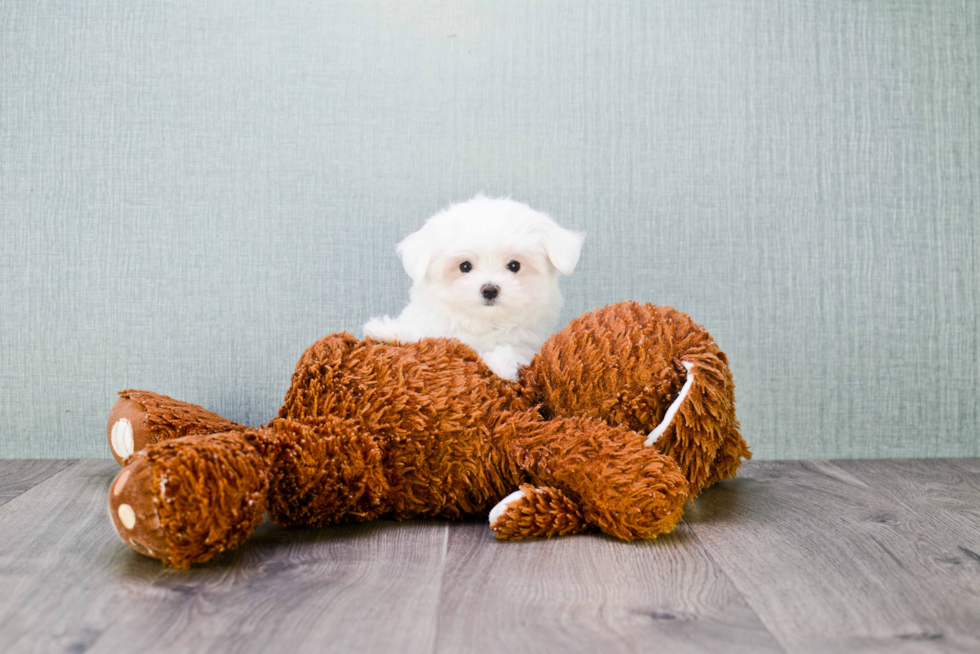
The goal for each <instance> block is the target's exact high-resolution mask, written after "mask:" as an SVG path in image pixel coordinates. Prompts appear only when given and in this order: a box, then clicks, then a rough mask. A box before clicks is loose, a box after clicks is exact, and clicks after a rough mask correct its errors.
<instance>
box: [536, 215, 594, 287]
mask: <svg viewBox="0 0 980 654" xmlns="http://www.w3.org/2000/svg"><path fill="white" fill-rule="evenodd" d="M541 233H542V236H543V238H542V239H541V245H542V246H543V247H544V252H545V254H547V255H548V258H549V259H550V260H551V265H553V266H554V267H555V268H557V269H558V272H560V273H561V274H563V275H571V274H572V271H573V270H575V266H576V264H578V257H579V254H581V252H582V243H583V242H584V241H585V234H584V233H583V232H573V231H571V230H569V229H564V228H563V227H560V226H559V225H558V224H557V223H555V222H553V221H551V220H549V221H548V222H546V223H544V224H543V225H542V226H541Z"/></svg>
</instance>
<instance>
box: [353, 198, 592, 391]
mask: <svg viewBox="0 0 980 654" xmlns="http://www.w3.org/2000/svg"><path fill="white" fill-rule="evenodd" d="M584 238H585V236H584V234H580V233H577V232H572V231H569V230H567V229H563V228H562V227H560V226H559V225H558V224H557V223H556V222H555V221H554V220H552V219H551V218H549V217H548V216H546V215H545V214H543V213H540V212H538V211H534V210H533V209H531V208H530V207H528V206H527V205H525V204H521V203H520V202H514V201H513V200H508V199H499V200H498V199H491V198H487V197H484V196H482V195H478V196H476V197H475V198H473V199H472V200H469V201H468V202H462V203H459V204H454V205H452V206H451V207H449V208H448V209H445V210H443V211H441V212H439V213H437V214H436V215H434V216H433V217H432V218H430V219H429V220H428V221H427V222H426V223H425V225H424V226H423V227H422V229H420V230H419V231H417V232H415V233H414V234H410V235H409V236H408V237H406V238H405V240H403V241H402V242H401V243H399V244H398V254H399V255H400V256H401V259H402V264H403V265H404V266H405V272H407V273H408V275H409V277H411V278H412V282H413V284H412V289H411V292H410V296H409V297H410V299H409V304H408V306H406V307H405V309H404V310H403V311H402V313H401V315H399V316H398V317H397V318H391V317H389V316H383V317H381V318H372V319H371V320H369V321H368V322H367V324H365V325H364V335H365V336H368V337H370V338H372V339H374V340H376V341H382V342H386V343H391V342H396V341H400V342H411V341H417V340H419V339H421V338H426V337H431V336H446V337H452V338H458V339H459V340H461V341H462V342H464V343H466V344H467V345H469V346H471V347H473V348H474V349H475V350H476V351H477V352H479V354H480V356H481V357H482V358H483V360H484V362H486V364H487V366H489V368H490V369H491V370H493V371H494V372H495V373H496V374H497V375H499V376H500V377H503V378H504V379H510V380H516V379H517V371H518V367H519V366H521V365H527V364H528V363H530V361H531V358H532V357H533V356H534V355H535V353H536V352H537V351H538V350H539V349H540V348H541V345H542V344H543V343H544V341H545V339H547V338H548V336H550V335H551V333H552V331H553V330H554V328H555V325H556V323H557V322H558V313H559V311H561V305H562V297H561V293H560V292H559V290H558V275H559V273H561V274H564V275H570V274H572V271H573V270H574V269H575V265H576V264H577V263H578V258H579V253H580V252H581V249H582V242H583V240H584ZM465 261H468V262H470V264H471V265H472V270H471V271H470V272H467V273H464V272H462V271H461V270H460V264H462V263H463V262H465ZM512 261H517V262H518V263H519V264H520V270H518V271H517V272H516V273H515V272H512V271H511V270H509V269H508V268H507V266H508V264H509V263H510V262H512ZM487 284H492V285H494V286H497V287H499V289H500V290H499V294H498V295H497V297H496V298H494V299H493V301H492V302H488V301H487V300H486V299H485V298H484V297H483V295H482V294H481V288H482V287H483V286H485V285H487Z"/></svg>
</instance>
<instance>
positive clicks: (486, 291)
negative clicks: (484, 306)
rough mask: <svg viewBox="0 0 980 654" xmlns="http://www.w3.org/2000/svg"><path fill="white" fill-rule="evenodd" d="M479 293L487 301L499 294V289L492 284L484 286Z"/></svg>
mask: <svg viewBox="0 0 980 654" xmlns="http://www.w3.org/2000/svg"><path fill="white" fill-rule="evenodd" d="M480 293H482V294H483V297H484V298H485V299H487V300H492V299H494V298H495V297H497V295H498V294H499V293H500V287H499V286H494V285H493V284H484V285H483V286H481V287H480Z"/></svg>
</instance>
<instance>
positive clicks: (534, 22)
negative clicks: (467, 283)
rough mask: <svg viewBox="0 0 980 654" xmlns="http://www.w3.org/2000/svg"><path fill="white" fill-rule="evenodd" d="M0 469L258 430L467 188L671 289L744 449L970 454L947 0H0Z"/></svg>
mask: <svg viewBox="0 0 980 654" xmlns="http://www.w3.org/2000/svg"><path fill="white" fill-rule="evenodd" d="M0 39H2V43H0V48H2V49H0V57H2V60H0V229H2V235H0V439H2V440H0V457H106V456H108V454H109V451H108V448H107V446H106V444H105V435H104V434H105V432H104V425H105V418H106V415H107V412H108V410H109V407H110V406H111V404H112V402H113V400H114V393H115V392H116V391H117V390H120V389H123V388H127V387H137V388H145V389H150V390H155V391H159V392H163V393H167V394H170V395H173V396H176V397H178V398H181V399H185V400H189V401H192V402H197V403H201V404H204V405H205V406H207V407H209V408H211V409H214V410H216V411H218V412H219V413H222V414H224V415H226V416H227V417H229V418H233V419H235V420H240V421H248V422H253V423H258V422H262V421H265V420H267V419H268V418H270V417H271V416H272V415H273V414H274V412H275V410H276V409H277V407H278V406H279V403H280V401H281V398H282V395H283V393H284V392H285V390H286V387H287V384H288V381H289V376H290V373H291V371H292V368H293V364H294V362H295V360H296V358H297V357H298V356H299V354H300V353H301V352H302V350H303V349H304V347H305V346H306V345H307V344H309V343H311V342H312V341H313V340H314V339H316V338H317V337H319V336H321V335H323V334H326V333H328V332H332V331H339V330H343V329H356V328H358V327H359V325H361V324H362V323H363V322H364V320H365V319H367V318H368V317H370V316H371V315H373V314H377V313H380V312H394V311H397V310H399V309H400V307H401V306H402V304H403V302H404V299H405V297H406V292H407V289H408V281H407V278H406V276H405V275H404V273H403V272H402V270H401V267H400V265H399V263H398V261H397V259H396V257H395V253H394V246H395V244H396V243H397V241H398V240H399V239H400V238H401V237H402V236H403V235H405V234H406V233H408V232H410V231H412V230H413V229H414V228H415V227H417V226H418V225H420V224H421V222H422V220H423V219H424V218H426V217H427V216H428V215H430V214H432V213H433V212H434V211H436V210H437V209H439V208H441V207H443V206H444V205H446V204H448V203H449V202H451V201H454V200H460V199H465V198H468V197H469V196H471V195H473V194H474V193H476V192H477V191H485V192H487V193H488V194H495V195H510V196H512V197H514V198H517V199H520V200H523V201H526V202H528V203H530V204H531V205H532V206H534V207H537V208H539V209H542V210H545V211H547V212H549V213H551V214H552V215H554V216H555V217H556V218H557V219H558V220H559V221H560V222H562V223H563V224H565V225H568V226H572V227H577V228H580V229H584V230H586V231H587V232H588V234H589V235H588V240H587V243H586V247H585V250H584V253H583V258H582V261H581V265H580V267H579V269H578V270H577V271H576V272H575V274H574V276H572V277H571V278H569V279H567V280H566V281H565V284H564V290H565V295H566V300H567V304H566V310H565V312H564V314H563V323H562V324H564V322H567V320H568V319H570V318H571V317H573V316H575V315H577V314H580V313H582V312H584V311H587V310H589V309H592V308H594V307H595V306H597V305H603V304H606V303H610V302H616V301H619V300H623V299H626V298H633V299H636V300H640V301H649V302H654V303H658V304H671V305H674V306H676V307H678V308H681V309H683V310H685V311H687V312H688V313H689V314H691V316H693V317H694V318H695V320H697V321H699V322H701V323H702V324H703V325H705V326H706V327H708V328H709V329H710V330H711V332H712V333H713V334H714V336H715V338H716V340H717V342H718V343H719V344H720V345H721V346H722V348H723V349H725V350H726V351H727V352H728V353H729V355H730V358H731V362H732V368H733V371H734V374H735V380H736V387H737V397H738V413H739V417H740V418H741V420H742V425H743V428H744V433H745V436H746V438H747V439H748V441H749V442H750V444H751V445H752V446H753V449H754V450H755V452H756V454H757V456H759V457H761V458H802V457H908V456H961V455H968V456H978V455H980V409H978V405H980V401H978V397H980V384H978V367H980V365H978V364H980V361H978V357H980V348H978V327H980V325H978V320H977V312H978V305H980V291H978V281H980V267H978V259H980V257H978V254H980V252H978V250H980V3H975V2H947V1H944V0H930V1H917V2H916V1H909V0H901V1H895V2H885V1H879V2H874V1H867V2H857V1H844V0H834V1H826V2H811V1H807V2H798V1H792V0H787V1H779V2H773V1H770V0H756V1H746V2H721V1H715V2H691V1H688V0H683V1H677V2H669V3H661V2H651V1H648V0H638V1H636V2H603V3H584V2H582V3H577V2H548V1H538V2H511V1H501V0H495V1H494V2H475V1H474V2H460V1H431V0H426V1H424V2H380V3H378V2H365V1H363V0H350V1H349V2H337V1H330V2H321V1H316V2H296V1H294V0H277V1H276V2H258V3H241V2H230V1H227V0H222V1H217V2H192V1H190V0H181V1H179V2H147V1H143V0H140V1H136V0H111V1H108V2H96V3H83V2H78V3H69V2H40V3H33V2H30V3H29V2H15V1H10V2H2V3H0Z"/></svg>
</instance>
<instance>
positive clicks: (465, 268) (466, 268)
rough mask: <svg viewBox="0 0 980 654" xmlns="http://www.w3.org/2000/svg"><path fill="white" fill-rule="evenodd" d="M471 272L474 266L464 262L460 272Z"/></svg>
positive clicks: (460, 266) (460, 265)
mask: <svg viewBox="0 0 980 654" xmlns="http://www.w3.org/2000/svg"><path fill="white" fill-rule="evenodd" d="M471 270H473V264H472V263H470V262H469V261H464V262H463V263H461V264H459V271H460V272H464V273H468V272H469V271H471Z"/></svg>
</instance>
